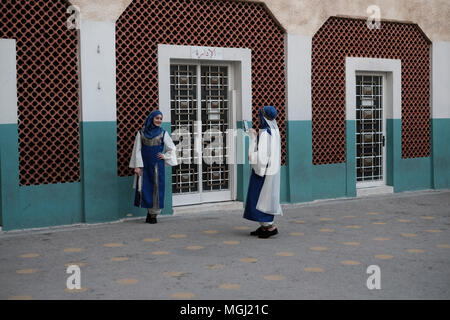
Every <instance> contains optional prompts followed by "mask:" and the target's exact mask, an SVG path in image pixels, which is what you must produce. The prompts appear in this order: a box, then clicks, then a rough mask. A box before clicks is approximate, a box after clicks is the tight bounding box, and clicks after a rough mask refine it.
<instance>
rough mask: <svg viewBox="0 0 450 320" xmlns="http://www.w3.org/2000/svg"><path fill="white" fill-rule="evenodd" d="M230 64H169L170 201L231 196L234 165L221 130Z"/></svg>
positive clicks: (227, 114) (226, 123) (225, 125)
mask: <svg viewBox="0 0 450 320" xmlns="http://www.w3.org/2000/svg"><path fill="white" fill-rule="evenodd" d="M230 69H231V67H230V66H228V65H212V64H208V65H206V64H172V65H171V67H170V73H171V74H170V89H171V90H170V95H171V125H172V128H171V129H172V138H173V140H174V142H175V144H176V145H177V153H178V160H179V164H178V166H176V167H173V168H172V193H173V205H174V206H177V205H185V204H195V203H204V202H214V201H226V200H231V178H232V172H231V170H232V166H231V165H229V164H228V163H227V161H226V154H227V148H228V147H230V146H227V141H226V139H225V133H226V131H227V129H229V128H230V123H231V106H232V104H231V101H230V96H231V93H230V89H231V76H230Z"/></svg>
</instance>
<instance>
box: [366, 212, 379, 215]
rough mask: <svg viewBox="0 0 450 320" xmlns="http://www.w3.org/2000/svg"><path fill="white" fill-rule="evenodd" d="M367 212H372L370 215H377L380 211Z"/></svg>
mask: <svg viewBox="0 0 450 320" xmlns="http://www.w3.org/2000/svg"><path fill="white" fill-rule="evenodd" d="M367 214H370V215H377V214H378V212H367Z"/></svg>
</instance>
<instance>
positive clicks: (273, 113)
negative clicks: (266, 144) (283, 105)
mask: <svg viewBox="0 0 450 320" xmlns="http://www.w3.org/2000/svg"><path fill="white" fill-rule="evenodd" d="M258 113H259V119H260V122H261V124H260V126H259V129H260V130H262V129H266V130H267V133H268V134H270V135H272V132H271V131H270V127H269V124H268V123H267V121H266V119H267V120H274V119H275V118H276V117H277V114H278V112H277V109H275V108H274V107H272V106H264V108H261V109H259V111H258ZM264 117H265V118H266V119H264Z"/></svg>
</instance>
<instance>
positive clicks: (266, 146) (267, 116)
mask: <svg viewBox="0 0 450 320" xmlns="http://www.w3.org/2000/svg"><path fill="white" fill-rule="evenodd" d="M259 116H260V120H261V121H260V122H261V125H260V129H259V136H258V138H256V133H255V131H254V130H252V129H250V130H249V135H250V138H251V141H250V147H249V161H250V164H251V167H252V174H251V177H250V184H249V187H248V194H247V202H246V205H245V212H244V218H245V219H248V220H252V221H258V222H259V223H260V225H261V226H260V227H259V228H258V229H257V230H255V231H253V232H251V233H250V234H251V235H254V236H258V237H259V238H268V237H270V236H273V235H275V234H277V233H278V229H277V228H276V226H275V225H274V222H273V220H274V216H275V215H282V214H283V212H282V210H281V206H280V167H281V163H280V153H281V144H280V131H279V129H278V126H277V123H276V120H275V118H276V116H277V111H276V109H275V108H274V107H271V106H265V107H264V108H263V109H261V110H259Z"/></svg>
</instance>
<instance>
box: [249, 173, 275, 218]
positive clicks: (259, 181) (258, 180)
mask: <svg viewBox="0 0 450 320" xmlns="http://www.w3.org/2000/svg"><path fill="white" fill-rule="evenodd" d="M265 179H266V177H260V176H258V175H257V174H256V173H255V170H253V169H252V175H251V176H250V183H249V185H248V193H247V202H246V203H245V211H244V218H245V219H248V220H252V221H258V222H272V221H273V215H272V214H267V213H264V212H262V211H259V210H258V209H256V205H257V204H258V199H259V195H260V194H261V190H262V187H263V185H264V180H265Z"/></svg>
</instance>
